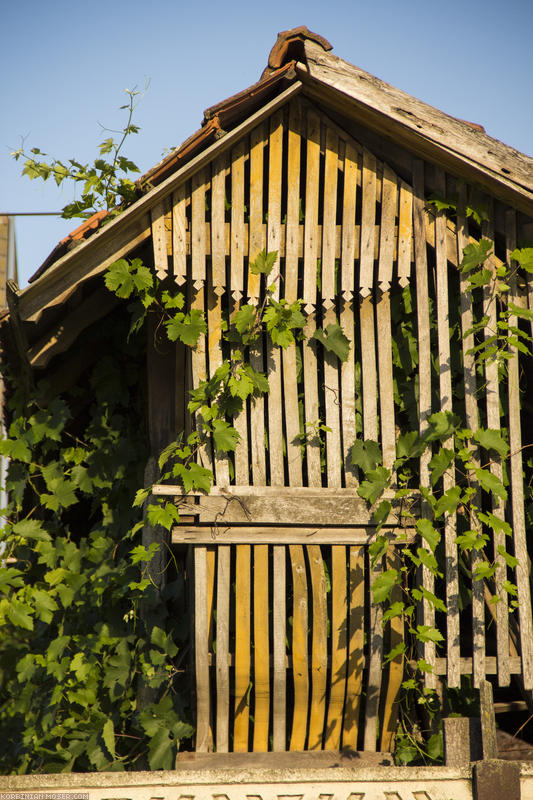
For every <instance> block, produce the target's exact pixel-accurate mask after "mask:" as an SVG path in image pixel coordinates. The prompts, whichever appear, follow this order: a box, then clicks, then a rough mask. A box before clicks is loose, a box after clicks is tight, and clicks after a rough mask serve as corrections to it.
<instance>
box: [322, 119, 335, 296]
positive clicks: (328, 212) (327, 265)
mask: <svg viewBox="0 0 533 800" xmlns="http://www.w3.org/2000/svg"><path fill="white" fill-rule="evenodd" d="M338 149H339V137H338V136H337V134H336V133H335V131H333V130H332V128H330V127H329V126H328V127H326V145H325V151H326V152H325V158H324V161H325V163H324V192H323V220H322V281H321V284H322V288H321V296H322V305H323V306H324V308H325V309H326V310H330V309H331V308H333V303H334V299H335V294H336V286H335V240H336V233H337V226H336V221H337V175H338Z"/></svg>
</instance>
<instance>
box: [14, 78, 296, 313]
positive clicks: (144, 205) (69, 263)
mask: <svg viewBox="0 0 533 800" xmlns="http://www.w3.org/2000/svg"><path fill="white" fill-rule="evenodd" d="M301 90H302V82H301V81H299V80H297V81H295V82H294V83H293V84H292V85H291V86H289V87H288V88H287V89H285V90H284V91H283V92H281V93H280V94H279V95H278V96H277V97H275V98H274V99H273V100H271V101H270V102H268V103H266V104H265V105H264V106H263V107H262V108H260V109H259V110H258V111H256V112H255V113H254V114H252V115H251V116H250V117H248V118H247V119H246V120H244V122H242V123H240V125H237V126H236V127H235V128H234V129H233V130H231V131H229V132H228V133H226V134H225V135H224V136H222V137H221V138H220V139H218V140H217V141H216V142H214V143H213V144H211V145H209V146H208V147H207V148H206V149H205V150H203V151H202V152H201V153H198V155H197V156H195V157H194V158H193V159H191V161H189V162H187V163H186V164H184V166H183V167H181V169H179V170H177V171H176V172H174V173H173V174H172V175H170V176H169V177H168V178H166V179H165V180H164V181H163V182H162V183H160V184H158V185H157V186H156V187H154V188H153V189H151V190H150V191H149V192H147V193H146V194H145V195H144V196H143V197H141V198H139V200H137V201H136V202H135V203H133V205H131V206H129V208H127V209H125V210H124V211H123V212H122V213H121V214H119V215H118V216H117V217H115V218H114V219H113V220H112V221H111V222H109V223H108V224H107V225H105V226H104V227H103V228H101V229H100V230H98V231H97V232H96V233H94V234H93V235H92V236H91V237H90V238H89V239H87V240H85V241H84V242H83V243H82V244H80V245H79V246H78V247H76V248H75V249H74V250H71V251H69V252H68V253H66V254H65V255H64V256H63V257H62V258H60V259H59V260H58V261H56V262H55V263H54V264H53V265H52V266H50V267H49V269H48V270H47V271H46V272H45V273H44V274H43V275H41V277H40V278H38V279H37V280H36V281H35V282H34V283H32V284H30V285H29V286H28V287H26V288H25V289H24V290H22V291H21V292H20V293H19V315H20V317H21V319H22V320H23V321H24V322H35V321H37V319H38V318H39V316H40V314H41V312H42V311H44V309H45V308H46V307H47V306H48V305H51V304H54V300H55V298H56V296H57V295H58V294H60V293H61V294H62V293H63V292H64V291H66V289H67V288H68V287H69V286H71V285H73V284H75V283H79V282H81V281H84V280H86V279H87V278H89V277H92V276H94V275H95V274H96V273H97V271H98V267H99V263H100V262H103V261H104V259H103V258H102V257H101V251H102V249H103V250H104V252H109V251H110V250H111V249H112V250H113V251H114V252H117V253H118V252H119V251H120V250H121V249H123V248H124V247H125V246H126V245H127V240H128V238H132V231H131V228H134V234H133V235H134V236H142V235H143V230H144V229H145V228H146V223H143V222H142V217H143V216H144V215H148V212H149V211H150V209H151V208H152V206H154V205H155V204H156V203H158V202H161V201H162V200H164V199H165V198H166V197H168V195H169V194H171V192H173V191H174V190H175V189H176V188H177V187H178V186H179V185H180V184H181V183H183V182H185V181H186V180H187V179H188V178H190V176H191V175H192V174H193V173H194V172H195V171H196V170H198V169H200V168H201V167H202V166H204V164H206V163H207V162H208V161H210V160H211V159H212V158H214V156H215V155H218V154H220V153H222V152H224V151H225V150H227V149H229V148H230V147H231V146H232V144H233V143H234V142H235V141H236V140H238V139H239V138H240V137H241V136H245V135H246V134H247V133H248V132H249V131H250V130H251V129H252V128H254V127H255V126H256V125H257V124H258V123H259V122H261V121H262V120H263V119H264V118H265V117H268V116H270V114H272V113H273V112H274V111H276V110H277V109H278V108H280V107H281V106H282V105H284V104H285V103H287V102H288V101H289V100H290V99H291V98H292V97H294V96H295V95H297V94H299V93H300V92H301ZM148 225H149V222H148ZM117 258H120V256H117ZM105 261H106V262H108V261H109V258H105ZM103 269H105V267H102V270H101V271H103Z"/></svg>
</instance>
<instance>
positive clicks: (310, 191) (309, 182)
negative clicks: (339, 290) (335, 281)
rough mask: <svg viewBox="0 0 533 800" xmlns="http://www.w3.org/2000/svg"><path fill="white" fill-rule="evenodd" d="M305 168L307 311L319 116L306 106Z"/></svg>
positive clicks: (312, 295) (314, 253) (312, 292)
mask: <svg viewBox="0 0 533 800" xmlns="http://www.w3.org/2000/svg"><path fill="white" fill-rule="evenodd" d="M306 116H307V171H306V184H305V230H304V285H303V299H304V302H305V304H306V308H307V310H308V311H309V310H310V306H312V305H314V304H315V303H316V290H317V287H316V269H317V257H318V189H319V186H318V183H319V175H320V118H319V117H318V115H317V114H316V113H315V112H314V111H312V110H311V109H308V110H307V115H306Z"/></svg>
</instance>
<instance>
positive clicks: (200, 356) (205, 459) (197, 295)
mask: <svg viewBox="0 0 533 800" xmlns="http://www.w3.org/2000/svg"><path fill="white" fill-rule="evenodd" d="M199 286H200V288H198V289H197V290H194V289H191V292H192V298H191V301H190V303H191V308H195V309H198V310H199V311H201V312H202V314H204V313H205V302H204V299H205V289H204V286H203V282H202V281H199ZM206 338H207V337H206V335H205V334H203V333H201V334H200V336H199V337H198V341H197V342H196V347H194V348H192V350H191V370H192V376H191V378H192V386H193V388H194V389H196V388H198V386H199V384H200V381H205V379H206V378H207V358H206V355H207V354H206V344H207V343H206ZM195 425H196V429H197V430H198V431H199V432H200V433H201V432H202V430H203V425H202V420H201V418H200V417H199V416H198V415H196V419H195ZM198 458H199V461H200V463H201V464H202V466H203V467H206V468H207V469H212V468H213V459H212V453H211V445H210V443H209V442H205V443H204V444H202V445H201V446H200V449H199V453H198Z"/></svg>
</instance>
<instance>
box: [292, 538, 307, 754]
mask: <svg viewBox="0 0 533 800" xmlns="http://www.w3.org/2000/svg"><path fill="white" fill-rule="evenodd" d="M289 554H290V559H291V567H292V589H293V591H292V596H293V601H292V602H293V607H292V677H293V682H294V710H293V715H292V730H291V739H290V746H289V749H290V750H305V743H306V738H307V736H306V734H307V713H308V707H309V659H308V650H307V627H308V595H307V577H306V572H305V560H304V550H303V547H302V546H301V545H296V544H292V545H289Z"/></svg>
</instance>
